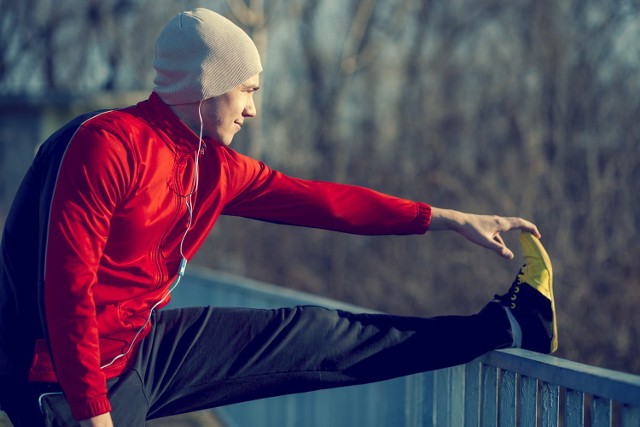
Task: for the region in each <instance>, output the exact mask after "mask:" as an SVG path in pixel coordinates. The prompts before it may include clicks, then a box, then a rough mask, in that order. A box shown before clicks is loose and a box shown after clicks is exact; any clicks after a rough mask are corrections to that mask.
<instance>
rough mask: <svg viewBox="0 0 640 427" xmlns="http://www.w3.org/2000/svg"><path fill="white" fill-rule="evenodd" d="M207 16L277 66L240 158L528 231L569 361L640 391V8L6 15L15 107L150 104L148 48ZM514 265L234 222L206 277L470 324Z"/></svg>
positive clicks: (8, 90)
mask: <svg viewBox="0 0 640 427" xmlns="http://www.w3.org/2000/svg"><path fill="white" fill-rule="evenodd" d="M198 6H203V7H208V8H211V9H214V10H216V11H219V12H220V13H222V14H224V15H226V16H227V17H229V18H230V19H232V20H233V21H235V22H236V23H238V25H240V26H241V27H243V28H244V29H245V30H246V31H247V32H248V33H249V34H251V35H252V37H253V38H254V40H255V41H256V44H257V46H258V48H259V50H260V51H261V54H262V57H263V62H264V64H263V65H264V68H265V71H264V73H263V75H262V86H263V89H262V90H260V91H259V92H258V94H259V96H258V99H257V103H258V108H259V117H258V118H256V119H254V120H252V125H251V126H249V129H247V130H245V133H243V134H240V135H238V137H237V140H236V141H234V148H235V149H236V150H238V151H241V152H245V153H247V154H250V155H252V156H255V157H256V158H259V159H260V160H264V161H265V162H267V163H268V164H269V165H270V166H272V167H273V168H275V169H279V170H282V171H283V172H286V173H288V174H290V175H294V176H299V177H303V178H310V179H320V180H331V181H339V182H345V183H351V184H359V185H365V186H368V187H371V188H374V189H377V190H379V191H383V192H386V193H391V194H394V195H398V196H403V197H407V198H411V199H415V200H423V201H426V202H428V203H431V204H433V205H434V206H438V207H448V208H453V209H458V210H463V211H467V212H474V213H492V214H500V215H508V216H523V217H525V218H529V219H531V220H533V221H534V222H535V223H536V224H537V225H538V227H539V229H540V230H541V232H542V234H543V243H544V244H545V246H546V247H547V249H548V251H549V253H550V255H551V258H552V260H553V262H554V273H555V283H556V296H557V299H558V301H557V306H558V309H559V327H560V333H561V337H560V349H559V352H558V355H559V356H561V357H565V358H568V359H572V360H576V361H580V362H585V363H589V364H593V365H596V366H602V367H607V368H613V369H618V370H622V371H627V372H634V373H640V358H639V357H638V354H639V353H640V279H639V277H640V245H639V244H638V231H639V229H640V196H639V194H640V192H639V191H638V189H637V187H636V186H637V185H638V184H639V183H640V96H638V95H639V94H640V73H639V69H640V43H638V40H640V6H639V4H638V2H637V1H632V0H608V1H606V2H605V1H602V0H509V1H507V0H439V1H435V0H432V1H428V0H385V1H376V0H341V1H339V2H338V1H330V0H318V1H310V0H228V1H213V0H209V1H207V0H202V1H200V2H194V1H177V0H174V1H171V0H137V1H136V0H100V1H97V0H85V1H83V2H77V1H76V0H55V1H54V0H3V2H2V3H0V97H1V96H4V97H9V96H10V97H16V96H18V97H33V96H38V97H41V99H42V97H44V98H46V97H53V96H57V95H60V94H73V95H75V96H84V95H89V94H94V93H104V92H113V93H120V92H127V91H143V92H144V93H145V94H146V93H148V92H149V91H150V90H151V89H152V87H153V84H152V81H153V69H152V66H151V62H152V60H153V51H154V40H155V37H156V36H157V34H158V32H159V31H160V29H161V28H162V26H163V25H164V23H165V22H166V21H168V20H169V19H170V18H171V17H172V16H174V15H175V13H177V12H178V11H181V10H184V9H190V8H193V7H198ZM145 96H146V95H145ZM60 124H62V123H60ZM0 130H1V129H0ZM0 134H1V133H0ZM0 142H1V143H2V144H8V143H10V141H6V140H5V141H0ZM0 152H1V151H0ZM26 167H27V165H25V170H26ZM1 185H2V182H0V186H1ZM7 210H8V206H0V217H3V216H5V215H6V212H7ZM516 237H517V236H515V235H509V236H506V239H507V241H508V243H509V244H510V246H512V249H514V250H515V251H516V253H517V249H518V248H517V246H518V245H517V238H516ZM520 261H521V258H520V260H519V261H516V262H507V261H503V260H501V259H500V258H499V257H498V256H496V255H495V254H493V253H489V252H488V251H486V250H483V249H481V248H479V247H477V246H475V245H472V244H470V243H468V242H466V241H465V240H464V239H463V238H461V237H459V236H457V235H455V234H454V233H442V232H438V234H436V233H435V232H434V233H433V234H429V233H427V235H426V236H411V237H397V236H389V237H362V236H352V235H341V234H335V233H328V232H324V231H319V230H310V229H300V228H292V227H283V226H278V225H273V224H265V223H258V222H255V221H248V220H244V219H238V218H223V219H221V221H220V222H219V224H218V226H217V227H216V228H215V230H214V231H213V233H212V235H211V237H210V238H209V240H208V241H207V243H206V245H205V247H204V248H203V249H202V250H201V252H200V254H199V255H198V256H197V258H196V259H195V260H194V262H197V263H199V264H204V265H207V266H209V267H213V268H215V269H219V270H223V271H228V272H231V273H236V274H240V275H244V276H247V277H251V278H255V279H259V280H262V281H267V282H272V283H277V284H280V285H282V286H288V287H293V288H297V289H302V290H305V291H309V292H313V293H317V294H322V295H326V296H330V297H333V298H337V299H341V300H345V301H348V302H352V303H356V304H359V305H363V306H367V307H371V308H375V309H379V310H384V311H388V312H393V313H400V314H415V315H429V316H431V315H438V314H445V313H459V314H465V313H471V312H475V311H477V310H478V309H480V308H481V307H482V306H483V305H484V304H485V303H486V301H487V300H488V299H490V298H492V297H493V294H494V293H496V292H500V293H502V292H504V291H506V289H507V288H508V286H509V285H510V283H511V281H512V280H513V276H514V275H515V273H516V271H517V270H518V268H519V266H520ZM426 351H428V349H426Z"/></svg>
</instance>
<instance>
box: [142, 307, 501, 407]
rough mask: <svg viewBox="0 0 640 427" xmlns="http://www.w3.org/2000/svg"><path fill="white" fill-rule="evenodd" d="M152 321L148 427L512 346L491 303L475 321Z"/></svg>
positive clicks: (145, 368)
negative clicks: (208, 410)
mask: <svg viewBox="0 0 640 427" xmlns="http://www.w3.org/2000/svg"><path fill="white" fill-rule="evenodd" d="M154 321H155V323H154V328H153V330H152V333H151V334H150V335H149V336H148V337H146V338H145V340H143V342H142V343H141V345H140V348H139V353H138V355H137V361H136V365H135V367H134V369H135V370H136V371H137V372H138V373H139V375H140V378H141V379H142V382H143V386H144V389H145V393H146V396H147V398H148V401H149V412H148V414H147V418H148V419H152V418H157V417H162V416H168V415H175V414H179V413H184V412H190V411H195V410H200V409H206V408H212V407H216V406H222V405H227V404H231V403H237V402H242V401H247V400H253V399H258V398H264V397H271V396H277V395H283V394H289V393H296V392H305V391H311V390H319V389H324V388H331V387H339V386H348V385H354V384H363V383H369V382H373V381H379V380H385V379H390V378H395V377H398V376H403V375H408V374H413V373H417V372H423V371H428V370H433V369H438V368H442V367H447V366H453V365H457V364H460V363H465V362H468V361H470V360H473V359H474V358H475V357H477V356H479V355H481V354H483V353H485V352H487V351H489V350H493V349H496V348H500V347H505V346H508V345H510V344H511V342H512V338H511V332H510V329H509V323H508V320H507V317H506V314H505V313H504V310H503V308H502V307H500V306H499V305H498V304H495V303H490V304H489V305H487V307H485V309H483V310H482V311H481V312H480V313H479V314H477V315H473V316H443V317H434V318H419V317H402V316H391V315H385V314H353V313H348V312H344V311H339V310H328V309H325V308H320V307H307V306H305V307H293V308H283V309H277V310H256V309H241V308H212V307H206V308H189V309H176V310H166V311H161V312H159V313H158V314H157V316H156V318H155V320H154Z"/></svg>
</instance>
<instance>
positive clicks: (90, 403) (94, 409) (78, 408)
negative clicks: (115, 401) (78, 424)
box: [69, 394, 111, 421]
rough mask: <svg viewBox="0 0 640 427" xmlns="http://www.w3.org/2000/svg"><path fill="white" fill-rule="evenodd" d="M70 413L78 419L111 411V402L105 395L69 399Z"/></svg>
mask: <svg viewBox="0 0 640 427" xmlns="http://www.w3.org/2000/svg"><path fill="white" fill-rule="evenodd" d="M69 406H70V407H71V414H72V415H73V418H75V419H76V420H78V421H81V420H86V419H87V418H91V417H97V416H98V415H102V414H106V413H107V412H111V403H110V402H109V398H108V397H107V395H106V394H105V395H102V396H97V397H92V398H85V399H76V400H69Z"/></svg>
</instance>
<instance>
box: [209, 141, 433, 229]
mask: <svg viewBox="0 0 640 427" xmlns="http://www.w3.org/2000/svg"><path fill="white" fill-rule="evenodd" d="M228 153H229V156H228V157H227V164H228V167H229V182H230V187H231V191H230V192H231V200H230V201H229V202H228V203H227V205H226V206H225V208H224V209H223V211H222V213H223V214H225V215H234V216H242V217H248V218H254V219H259V220H263V221H269V222H276V223H283V224H289V225H298V226H304V227H313V228H322V229H326V230H334V231H341V232H345V233H352V234H363V235H390V234H422V233H424V232H426V231H427V229H428V227H429V223H430V222H431V207H430V206H429V205H428V204H426V203H422V202H415V201H411V200H406V199H402V198H398V197H394V196H390V195H387V194H383V193H379V192H377V191H374V190H370V189H368V188H364V187H359V186H354V185H346V184H337V183H331V182H323V181H310V180H304V179H298V178H292V177H289V176H287V175H284V174H282V173H280V172H278V171H274V170H272V169H270V168H269V167H268V166H266V165H265V164H264V163H261V162H258V161H256V160H253V159H251V158H249V157H247V156H244V155H241V154H238V153H235V152H233V151H231V150H229V151H228Z"/></svg>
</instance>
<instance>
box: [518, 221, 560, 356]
mask: <svg viewBox="0 0 640 427" xmlns="http://www.w3.org/2000/svg"><path fill="white" fill-rule="evenodd" d="M520 246H522V250H523V252H524V254H525V260H526V258H527V254H530V255H529V256H536V257H538V258H540V259H542V262H543V263H544V267H545V269H546V270H547V271H548V272H549V289H548V292H547V290H544V289H541V285H540V284H538V283H528V282H527V284H528V285H529V286H531V287H532V288H534V289H535V290H537V291H538V292H540V293H541V294H542V295H544V296H545V297H546V298H548V299H549V300H550V301H551V312H552V313H553V338H552V339H551V343H550V346H549V347H550V348H549V352H550V353H553V352H554V351H556V350H557V349H558V322H557V320H556V305H555V298H554V296H553V268H552V267H551V259H549V255H548V254H547V251H546V250H545V249H544V247H543V246H542V243H540V240H538V238H537V237H535V236H534V235H532V234H531V233H529V232H526V231H523V232H521V233H520Z"/></svg>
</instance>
